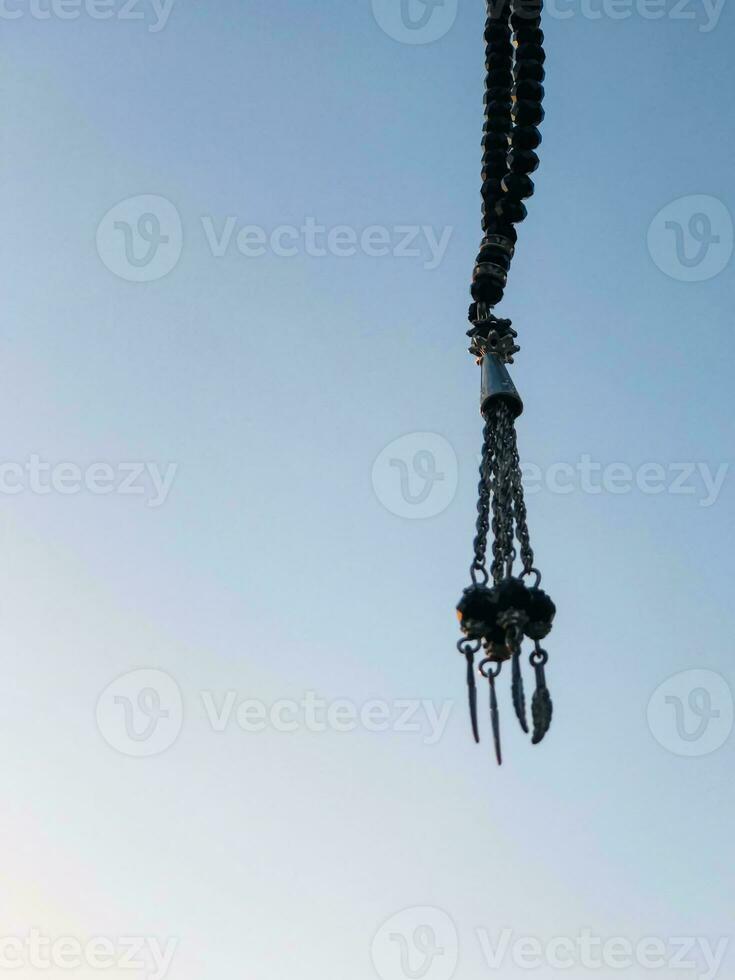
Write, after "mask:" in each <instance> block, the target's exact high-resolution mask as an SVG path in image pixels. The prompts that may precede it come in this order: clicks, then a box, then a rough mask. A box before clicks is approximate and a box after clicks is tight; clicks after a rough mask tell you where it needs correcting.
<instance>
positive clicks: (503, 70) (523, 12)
mask: <svg viewBox="0 0 735 980" xmlns="http://www.w3.org/2000/svg"><path fill="white" fill-rule="evenodd" d="M542 6H543V0H501V2H500V3H498V2H497V0H488V19H487V22H486V25H485V41H486V45H487V48H486V59H485V68H486V71H487V77H486V80H485V125H484V128H483V139H482V148H483V157H482V180H483V184H482V198H483V209H482V213H483V232H484V238H483V241H482V244H481V246H480V251H479V254H478V256H477V259H476V264H475V270H474V274H473V277H472V298H473V300H474V302H473V304H472V306H471V307H470V311H469V318H470V321H471V322H472V323H473V324H475V326H478V325H484V326H482V327H481V331H480V333H481V334H482V333H483V332H484V334H486V335H490V334H491V333H492V332H493V330H494V329H495V323H497V322H500V323H501V324H502V323H503V322H507V321H495V322H493V321H494V318H492V317H488V311H489V309H490V308H492V307H494V306H496V305H497V304H498V303H499V302H500V300H501V299H502V298H503V293H504V291H505V286H506V284H507V280H508V272H509V270H510V264H511V260H512V259H513V254H514V250H515V245H516V241H517V239H518V235H517V232H516V230H515V227H514V225H517V224H519V223H520V222H521V221H523V220H524V219H525V217H526V215H527V213H528V212H527V211H526V206H525V204H524V203H523V202H524V201H525V200H527V199H528V198H530V197H531V195H532V194H533V191H534V183H533V180H532V179H531V177H530V176H529V175H530V174H532V173H533V172H534V171H535V170H536V169H537V168H538V164H539V159H538V156H537V154H536V152H535V151H536V149H537V148H538V146H539V144H540V143H541V134H540V132H539V130H538V126H539V124H540V123H541V121H542V120H543V118H544V110H543V108H542V102H543V98H544V87H543V84H542V82H543V81H544V77H545V71H544V61H545V58H546V55H545V53H544V49H543V41H544V34H543V31H542V30H541V10H542ZM496 333H498V331H497V330H496ZM477 336H478V334H477V332H476V333H475V334H474V335H473V341H474V338H475V337H477ZM505 336H507V332H506V333H503V331H502V330H501V331H500V332H499V333H498V341H502V340H503V337H505ZM516 350H517V348H516ZM497 353H500V354H501V355H502V354H503V353H504V352H503V350H502V349H500V350H499V351H497ZM510 356H511V357H512V354H511V355H510Z"/></svg>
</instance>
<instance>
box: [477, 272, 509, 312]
mask: <svg viewBox="0 0 735 980" xmlns="http://www.w3.org/2000/svg"><path fill="white" fill-rule="evenodd" d="M504 293H505V289H504V288H503V287H502V286H501V285H500V284H499V283H497V282H495V281H494V280H493V279H487V278H485V279H477V280H475V282H473V283H472V298H473V299H474V300H475V302H476V303H486V304H487V305H488V306H497V304H498V303H499V302H500V301H501V299H502V298H503V294H504Z"/></svg>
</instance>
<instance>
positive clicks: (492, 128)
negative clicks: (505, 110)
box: [483, 113, 513, 133]
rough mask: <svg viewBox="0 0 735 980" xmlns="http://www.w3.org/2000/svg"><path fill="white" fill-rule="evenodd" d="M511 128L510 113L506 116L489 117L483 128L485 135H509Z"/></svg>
mask: <svg viewBox="0 0 735 980" xmlns="http://www.w3.org/2000/svg"><path fill="white" fill-rule="evenodd" d="M512 128H513V122H512V120H511V118H510V113H509V114H508V115H507V116H490V117H489V118H488V119H486V120H485V124H484V126H483V130H484V131H485V132H486V133H510V131H511V129H512Z"/></svg>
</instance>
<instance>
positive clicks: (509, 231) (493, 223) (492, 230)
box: [483, 209, 518, 246]
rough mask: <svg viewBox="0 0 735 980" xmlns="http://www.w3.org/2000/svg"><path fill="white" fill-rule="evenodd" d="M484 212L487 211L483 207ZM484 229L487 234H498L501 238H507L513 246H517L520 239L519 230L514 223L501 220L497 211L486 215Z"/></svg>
mask: <svg viewBox="0 0 735 980" xmlns="http://www.w3.org/2000/svg"><path fill="white" fill-rule="evenodd" d="M484 213H485V211H484V209H483V214H484ZM484 229H485V234H486V235H497V236H498V237H500V238H506V239H507V240H508V241H509V242H510V243H511V245H512V246H515V244H516V242H517V241H518V232H517V231H516V230H515V228H514V227H513V225H511V224H509V223H508V222H507V221H501V220H500V218H498V216H497V215H496V214H495V213H492V214H487V215H486V217H485V222H484Z"/></svg>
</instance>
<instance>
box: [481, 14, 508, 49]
mask: <svg viewBox="0 0 735 980" xmlns="http://www.w3.org/2000/svg"><path fill="white" fill-rule="evenodd" d="M485 40H486V41H487V43H488V44H492V45H495V44H499V43H501V42H504V41H510V25H509V24H508V23H504V22H503V21H494V20H489V21H488V22H487V24H486V25H485Z"/></svg>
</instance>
